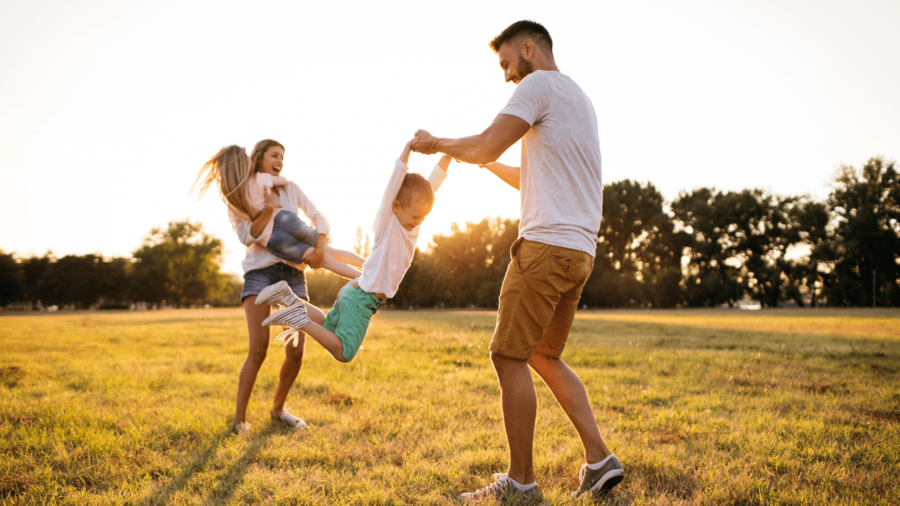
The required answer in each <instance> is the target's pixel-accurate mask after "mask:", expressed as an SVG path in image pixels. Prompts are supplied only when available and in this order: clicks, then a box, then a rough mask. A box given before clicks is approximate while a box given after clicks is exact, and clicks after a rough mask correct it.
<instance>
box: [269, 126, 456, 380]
mask: <svg viewBox="0 0 900 506" xmlns="http://www.w3.org/2000/svg"><path fill="white" fill-rule="evenodd" d="M411 144H412V141H410V142H408V143H407V144H406V146H405V147H404V148H403V152H402V153H401V154H400V158H399V159H398V160H397V163H396V164H395V165H394V171H393V173H391V178H390V180H389V181H388V185H387V189H386V190H385V192H384V197H383V198H382V201H381V206H380V207H379V209H378V214H376V215H375V243H374V245H373V246H372V254H371V255H369V258H368V259H367V260H366V262H365V264H363V271H362V275H361V276H360V277H359V278H357V279H355V280H353V281H351V282H350V283H347V284H346V285H344V287H343V288H341V291H340V292H338V297H337V300H336V301H335V303H334V307H333V308H332V309H331V311H329V312H328V315H327V316H326V315H325V313H323V312H322V310H320V309H319V308H317V307H315V306H313V305H311V304H308V303H305V302H304V301H302V300H300V299H299V298H297V297H296V296H295V295H294V293H293V292H291V290H290V288H289V287H288V285H287V283H285V282H283V281H281V282H278V283H276V284H274V285H271V286H268V287H266V288H264V289H263V290H262V291H261V292H260V293H259V295H258V296H257V298H256V303H257V304H273V303H277V304H281V305H282V306H285V308H284V309H281V310H280V311H277V312H275V313H273V314H272V315H271V316H269V317H268V318H266V319H265V320H264V321H263V323H262V324H263V326H266V327H268V326H270V325H281V326H283V327H290V329H289V330H287V331H285V332H282V333H281V334H280V335H279V336H278V337H277V338H275V340H276V341H280V340H285V346H287V344H288V342H290V340H291V334H293V342H294V346H297V342H298V339H299V335H298V334H297V332H296V331H297V330H303V331H304V332H306V333H307V334H309V335H310V336H312V338H313V339H315V340H316V341H317V342H318V343H319V344H321V345H322V346H323V347H324V348H325V349H326V350H328V352H329V353H331V356H333V357H334V358H335V359H336V360H338V361H340V362H349V361H351V360H353V357H355V356H356V352H357V351H359V348H360V346H362V343H363V339H364V338H365V337H366V330H367V329H368V328H369V321H370V320H371V319H372V316H374V315H375V312H376V311H378V309H379V308H380V307H381V306H383V305H384V303H385V302H386V301H387V300H388V299H389V298H391V297H393V296H394V295H395V294H396V293H397V288H398V287H399V286H400V281H401V280H402V279H403V275H404V274H406V271H407V269H409V266H410V264H411V263H412V258H413V254H414V253H415V249H416V241H417V240H418V238H419V225H421V223H422V221H423V220H424V219H425V216H427V215H428V213H430V212H431V208H432V206H433V205H434V192H436V191H437V190H438V188H440V186H441V183H443V182H444V179H446V178H447V168H448V167H449V165H450V161H451V160H452V159H451V158H450V157H449V156H444V157H443V158H441V161H440V162H438V164H437V165H435V167H434V169H433V170H432V171H431V176H430V177H429V178H428V179H427V180H426V179H425V178H424V177H422V176H420V175H419V174H409V173H407V170H408V169H409V168H408V167H407V166H406V163H407V161H409V151H410V146H411Z"/></svg>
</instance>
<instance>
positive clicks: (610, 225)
mask: <svg viewBox="0 0 900 506" xmlns="http://www.w3.org/2000/svg"><path fill="white" fill-rule="evenodd" d="M684 241H685V239H684V238H683V237H682V234H680V233H676V232H675V229H674V223H673V221H672V217H671V216H670V214H669V213H668V212H667V211H666V209H665V200H664V199H663V197H662V194H660V193H659V191H657V190H656V188H655V187H654V186H653V185H652V184H649V183H647V184H646V185H641V184H640V183H637V182H633V181H630V180H624V181H618V182H615V183H612V184H608V185H606V186H604V187H603V219H602V223H601V225H600V233H599V238H598V243H597V253H596V258H595V261H594V271H593V273H592V275H591V278H590V279H589V280H588V283H587V284H586V286H585V290H584V293H583V294H582V300H583V301H584V303H585V304H588V305H592V306H593V305H598V306H611V307H616V306H627V305H630V304H631V303H632V302H634V303H635V304H640V305H642V306H643V305H645V304H646V303H648V302H650V303H653V304H654V305H655V306H658V307H666V306H674V305H675V304H676V303H677V302H678V300H679V291H680V289H679V284H680V282H681V256H682V250H683V248H684Z"/></svg>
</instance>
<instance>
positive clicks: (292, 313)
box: [262, 304, 310, 347]
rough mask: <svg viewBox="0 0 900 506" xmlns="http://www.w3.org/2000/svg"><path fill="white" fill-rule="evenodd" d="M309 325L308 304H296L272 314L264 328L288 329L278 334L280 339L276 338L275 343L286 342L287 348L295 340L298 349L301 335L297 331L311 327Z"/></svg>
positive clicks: (265, 322) (264, 323)
mask: <svg viewBox="0 0 900 506" xmlns="http://www.w3.org/2000/svg"><path fill="white" fill-rule="evenodd" d="M309 323H310V320H309V316H306V304H295V305H293V306H291V307H286V308H284V309H280V310H278V311H275V312H274V313H272V316H269V317H268V318H266V319H265V320H263V322H262V325H263V327H268V326H270V325H281V326H282V327H288V329H287V330H285V331H284V332H282V333H281V334H278V337H276V338H275V342H278V341H284V346H285V347H287V345H288V343H289V342H291V341H292V340H293V342H294V346H295V347H296V346H297V344H298V343H299V342H300V334H299V333H298V332H297V329H299V328H302V327H305V326H307V325H309ZM292 334H293V336H292Z"/></svg>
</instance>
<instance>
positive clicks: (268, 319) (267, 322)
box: [262, 311, 278, 327]
mask: <svg viewBox="0 0 900 506" xmlns="http://www.w3.org/2000/svg"><path fill="white" fill-rule="evenodd" d="M277 314H278V311H276V312H274V313H272V315H271V316H269V317H268V318H266V319H265V320H263V322H262V326H263V327H268V326H269V325H271V324H272V320H274V319H275V316H276V315H277Z"/></svg>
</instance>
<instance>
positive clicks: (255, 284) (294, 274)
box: [228, 139, 331, 435]
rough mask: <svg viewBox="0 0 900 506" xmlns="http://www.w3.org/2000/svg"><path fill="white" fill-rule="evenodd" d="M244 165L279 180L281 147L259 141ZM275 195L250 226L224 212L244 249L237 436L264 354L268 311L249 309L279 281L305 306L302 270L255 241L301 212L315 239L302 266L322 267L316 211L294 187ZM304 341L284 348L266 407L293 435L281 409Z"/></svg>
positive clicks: (295, 423) (293, 425)
mask: <svg viewBox="0 0 900 506" xmlns="http://www.w3.org/2000/svg"><path fill="white" fill-rule="evenodd" d="M245 156H246V155H245ZM250 160H251V163H252V165H253V171H254V172H263V173H268V174H272V175H275V176H278V175H280V174H281V170H282V166H283V163H284V146H282V145H281V144H280V143H279V142H277V141H273V140H270V139H266V140H262V141H259V142H258V143H256V146H254V147H253V152H252V153H251V154H250ZM276 190H277V191H274V192H273V194H272V197H271V199H272V200H271V202H267V204H266V207H265V209H264V210H263V211H262V213H260V215H259V216H257V217H256V218H255V219H254V220H253V221H252V222H249V221H245V220H244V219H242V218H241V217H239V216H238V215H236V214H235V213H234V212H233V211H232V210H230V209H229V211H228V214H229V217H230V218H231V224H232V226H233V227H234V231H235V233H237V235H238V238H239V239H240V241H241V242H242V243H244V245H245V246H247V256H246V257H245V258H244V260H243V262H241V265H242V266H243V268H244V288H243V290H242V292H241V302H242V303H243V305H244V314H245V315H246V316H247V330H248V332H249V335H250V349H249V350H248V352H247V358H246V360H244V365H243V367H241V375H240V379H239V380H238V391H237V405H236V406H235V411H234V420H232V422H231V430H232V432H233V433H235V434H238V435H243V434H246V433H247V431H248V430H249V429H250V425H249V424H248V423H247V404H248V402H249V401H250V394H251V393H252V392H253V385H254V384H255V383H256V375H257V374H258V373H259V369H260V367H262V364H263V362H264V361H265V359H266V354H267V353H268V350H269V329H268V328H266V327H263V326H262V321H263V320H264V319H266V318H267V317H268V316H269V312H270V306H265V305H264V306H257V305H256V304H255V302H256V296H257V295H258V294H259V292H260V290H262V289H263V288H265V287H266V286H269V285H271V284H273V283H277V282H278V281H281V280H284V281H286V282H287V283H288V285H289V286H290V287H291V290H293V292H294V293H295V294H296V295H297V296H298V297H300V298H303V299H304V300H309V297H308V292H307V289H306V277H305V276H304V275H303V267H304V266H302V265H297V264H290V263H289V262H287V261H286V260H282V259H280V258H278V257H276V256H275V255H273V254H272V253H271V252H269V250H268V249H266V248H265V247H264V246H261V245H259V244H258V243H257V242H255V241H256V240H257V239H258V238H259V237H260V235H261V234H262V233H263V232H264V229H265V227H266V224H267V223H269V222H270V221H271V218H272V216H273V215H274V214H275V213H276V212H277V208H279V207H281V208H284V209H286V210H295V209H298V208H299V209H302V210H303V212H304V213H305V214H306V216H307V217H308V218H309V219H310V220H311V221H312V222H313V225H314V226H315V229H316V232H317V233H318V234H319V238H318V241H317V244H316V248H315V252H314V253H313V254H312V256H311V257H310V258H308V260H307V261H308V264H309V266H310V267H312V268H314V269H317V268H319V267H321V266H322V263H323V261H324V253H325V247H326V245H327V244H328V233H329V232H330V230H331V227H330V226H329V224H328V221H327V220H326V219H325V216H324V215H322V213H320V212H319V210H318V209H316V206H315V205H313V203H312V202H311V201H310V200H309V199H308V198H307V197H306V195H304V194H303V192H302V191H300V188H299V187H298V186H297V185H296V184H294V183H289V184H288V185H285V186H283V187H280V188H277V189H276ZM305 337H306V336H305V335H304V334H300V340H299V342H298V343H297V346H296V347H294V346H287V347H285V348H284V351H285V357H284V362H283V363H282V364H281V372H280V373H279V376H278V386H277V387H276V388H275V399H274V400H273V401H272V410H271V411H270V414H271V417H272V421H273V422H274V423H278V424H281V425H284V426H286V427H288V428H290V429H294V430H299V429H302V428H304V427H306V422H304V421H303V420H301V419H300V418H297V417H296V416H294V415H292V414H291V413H290V412H289V411H288V410H287V409H286V408H285V407H284V401H285V399H286V398H287V395H288V392H289V391H290V389H291V386H292V385H293V384H294V380H295V379H296V378H297V374H298V373H299V372H300V366H301V365H302V364H303V351H304V349H305V344H306V341H305Z"/></svg>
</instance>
